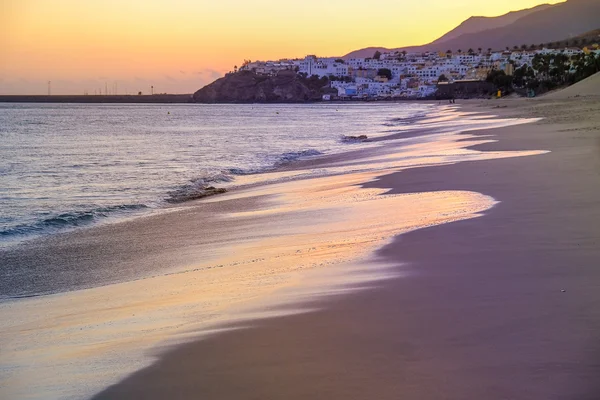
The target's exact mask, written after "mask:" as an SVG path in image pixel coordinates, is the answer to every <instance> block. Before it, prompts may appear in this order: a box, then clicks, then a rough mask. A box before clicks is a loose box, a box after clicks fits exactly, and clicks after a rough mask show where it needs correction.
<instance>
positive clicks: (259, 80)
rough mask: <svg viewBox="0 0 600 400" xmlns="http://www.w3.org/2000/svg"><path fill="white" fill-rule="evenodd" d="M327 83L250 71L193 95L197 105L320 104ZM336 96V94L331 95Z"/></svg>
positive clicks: (229, 76)
mask: <svg viewBox="0 0 600 400" xmlns="http://www.w3.org/2000/svg"><path fill="white" fill-rule="evenodd" d="M327 82H328V81H327V79H325V80H321V79H319V78H317V77H309V78H304V77H302V76H300V75H298V74H296V72H294V71H280V72H279V73H278V74H277V75H276V76H266V75H259V74H256V73H254V72H252V71H240V72H236V73H232V74H227V75H226V76H224V77H223V78H220V79H217V80H216V81H214V82H213V83H211V84H210V85H207V86H205V87H203V88H202V89H200V90H198V91H197V92H196V93H194V95H193V100H194V101H195V102H196V103H269V102H276V103H285V102H290V103H296V102H305V101H314V100H321V98H322V95H323V94H326V93H327V91H328V90H331V89H327V88H325V86H326V85H327ZM334 92H335V93H336V94H337V90H335V91H334Z"/></svg>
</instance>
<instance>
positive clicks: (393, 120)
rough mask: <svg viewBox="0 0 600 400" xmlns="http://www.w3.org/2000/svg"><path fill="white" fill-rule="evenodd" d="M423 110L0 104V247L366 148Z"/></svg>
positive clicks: (405, 106)
mask: <svg viewBox="0 0 600 400" xmlns="http://www.w3.org/2000/svg"><path fill="white" fill-rule="evenodd" d="M433 107H435V106H434V105H432V104H426V103H402V104H399V103H350V104H289V105H280V104H277V105H252V104H247V105H197V104H151V105H147V104H38V103H2V104H0V247H3V246H11V245H14V244H17V243H22V242H24V241H27V240H29V239H32V238H36V237H39V236H45V235H52V234H57V233H60V232H65V231H69V230H73V229H78V228H82V227H89V226H92V225H94V224H98V223H110V222H112V221H118V220H120V219H123V218H132V217H136V216H141V215H145V214H148V213H150V212H156V211H157V210H161V209H163V208H165V207H169V206H171V205H172V204H176V203H181V202H185V201H187V200H191V199H194V198H196V197H198V196H199V195H201V194H202V193H203V191H206V189H207V188H211V187H227V188H231V187H234V186H235V185H236V177H239V176H242V175H248V174H255V173H260V172H265V171H269V170H272V169H276V168H280V167H282V166H284V165H287V164H290V163H293V162H294V161H295V160H299V159H306V158H311V157H315V156H319V155H323V154H333V153H340V152H344V151H348V150H350V149H353V148H356V147H357V146H363V147H364V146H368V145H369V144H368V143H365V142H364V141H361V140H352V139H349V138H348V137H351V136H360V135H367V137H368V138H374V137H377V136H381V135H389V134H390V132H394V129H395V127H396V126H400V125H407V124H410V122H411V121H413V120H415V119H416V118H419V117H420V116H424V115H426V114H427V113H428V112H429V111H430V110H431V109H432V108H433Z"/></svg>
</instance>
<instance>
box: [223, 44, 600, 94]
mask: <svg viewBox="0 0 600 400" xmlns="http://www.w3.org/2000/svg"><path fill="white" fill-rule="evenodd" d="M559 60H560V63H561V65H562V69H561V70H560V73H562V74H563V75H564V72H565V69H566V73H567V74H568V73H575V71H576V68H577V65H578V62H579V64H581V63H582V62H583V63H585V62H589V60H592V61H593V62H594V63H596V65H597V63H598V60H600V45H599V44H597V43H592V44H589V45H587V46H582V47H562V48H547V47H545V46H544V45H540V46H534V45H531V46H525V45H523V46H522V47H517V46H515V47H514V48H512V49H510V48H506V49H504V50H502V51H492V49H486V50H484V49H481V48H478V49H468V50H466V51H462V50H457V51H454V52H453V51H450V50H448V51H446V52H424V53H408V52H406V51H392V52H383V53H380V52H375V53H374V54H373V56H372V57H369V58H348V59H343V58H336V57H330V58H327V57H317V56H314V55H309V56H306V57H305V58H303V59H282V60H277V61H253V62H252V61H248V60H247V61H244V63H243V64H242V66H241V67H240V68H239V69H238V68H237V67H236V68H235V70H234V72H237V71H252V72H254V73H256V74H258V75H267V76H275V75H277V74H278V73H280V72H281V71H295V72H296V73H297V74H299V75H303V76H304V77H311V76H317V77H319V78H324V77H326V78H327V79H328V81H329V85H330V87H331V88H332V89H334V90H332V91H331V94H324V95H323V100H333V99H386V98H429V97H432V96H434V95H435V94H436V93H439V91H442V90H443V89H444V86H445V85H451V84H454V85H463V86H465V87H468V86H471V87H473V88H475V90H476V91H477V90H479V91H481V92H482V93H484V92H486V91H488V92H489V91H490V88H491V87H492V85H493V82H492V80H493V79H492V76H494V75H496V76H497V75H502V76H507V77H515V84H516V86H519V85H520V86H522V88H523V89H524V90H525V91H526V93H528V94H531V93H533V91H528V90H526V89H531V88H532V87H533V85H532V84H531V83H530V84H529V85H528V79H529V81H533V80H536V82H537V80H538V79H540V78H541V79H546V80H550V74H549V72H550V70H551V69H553V68H554V69H556V66H557V65H558V61H559ZM582 60H583V61H582ZM544 61H545V62H546V64H550V67H547V66H546V67H544ZM496 86H498V85H496Z"/></svg>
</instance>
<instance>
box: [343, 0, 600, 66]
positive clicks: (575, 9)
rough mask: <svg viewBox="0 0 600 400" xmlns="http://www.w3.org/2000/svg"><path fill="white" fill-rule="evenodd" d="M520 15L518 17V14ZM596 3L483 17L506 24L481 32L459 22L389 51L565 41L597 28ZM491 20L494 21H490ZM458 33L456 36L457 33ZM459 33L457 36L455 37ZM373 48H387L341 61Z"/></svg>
mask: <svg viewBox="0 0 600 400" xmlns="http://www.w3.org/2000/svg"><path fill="white" fill-rule="evenodd" d="M521 12H523V13H522V14H520V13H521ZM515 16H516V17H518V18H517V19H516V20H514V22H512V23H510V21H511V20H512V18H513V17H515ZM599 16H600V0H568V1H567V2H564V3H558V4H555V5H552V6H547V5H546V6H542V7H536V8H534V9H531V10H522V11H518V12H516V14H513V15H511V13H509V14H506V15H503V16H500V17H493V18H487V19H486V20H487V22H488V23H489V24H490V25H489V26H495V24H498V23H501V22H498V21H495V19H496V18H500V21H503V22H504V23H507V22H508V25H504V26H499V27H498V26H497V27H492V28H489V26H488V28H489V29H486V30H483V31H476V32H470V33H467V32H468V31H469V30H472V29H476V26H481V25H479V22H481V21H480V20H478V19H476V20H475V21H477V23H473V22H471V23H468V24H467V21H469V20H467V21H465V22H463V24H461V26H462V28H461V26H459V27H457V28H456V29H454V30H453V31H451V32H449V33H448V34H446V35H444V36H442V37H441V38H439V39H438V40H436V41H434V42H432V43H429V44H426V45H423V46H413V47H405V48H398V49H393V50H399V51H401V50H406V51H409V52H411V51H416V52H419V51H446V50H453V51H456V50H459V49H461V50H464V51H466V50H467V49H469V48H472V49H477V48H483V49H487V48H492V49H494V50H500V49H503V48H505V47H510V48H512V47H513V46H521V45H523V44H527V45H531V44H536V45H538V44H540V43H548V42H554V41H559V40H564V39H565V38H571V37H575V36H577V35H581V34H583V33H585V32H588V31H591V30H593V29H597V28H598V27H600V17H599ZM491 21H494V22H491ZM459 33H460V34H459ZM456 34H459V36H456ZM373 49H376V50H377V49H378V50H379V51H387V50H388V49H380V48H371V49H368V50H367V49H361V50H357V51H354V52H352V53H350V54H348V55H347V56H345V57H344V58H353V57H371V56H372V55H373V52H374V51H373ZM372 51H373V52H372Z"/></svg>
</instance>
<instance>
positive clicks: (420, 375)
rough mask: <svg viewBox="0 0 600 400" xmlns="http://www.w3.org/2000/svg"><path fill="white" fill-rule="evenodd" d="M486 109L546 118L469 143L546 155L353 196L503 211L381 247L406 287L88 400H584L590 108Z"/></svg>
mask: <svg viewBox="0 0 600 400" xmlns="http://www.w3.org/2000/svg"><path fill="white" fill-rule="evenodd" d="M488 104H489V103H488ZM496 105H500V106H501V107H504V106H505V105H506V106H507V107H506V109H504V108H502V109H497V110H493V111H494V112H496V111H497V112H498V113H500V114H501V115H516V114H518V115H523V114H526V115H528V116H530V117H531V116H536V117H537V116H544V117H546V118H548V120H546V121H544V122H541V123H537V124H529V125H520V126H518V127H510V128H501V129H495V130H492V131H480V132H477V133H476V134H477V135H480V136H487V135H493V136H495V137H497V138H498V139H500V140H499V142H497V143H487V144H483V145H479V146H477V147H476V148H477V149H478V150H483V151H489V150H494V151H497V150H514V149H519V150H523V149H539V148H547V149H549V150H551V153H548V154H545V155H543V156H539V157H518V158H510V159H505V160H486V161H473V162H464V163H458V164H454V165H445V166H442V167H425V168H417V169H411V170H407V171H403V172H400V173H392V174H388V175H384V176H382V177H381V178H379V179H378V180H377V181H375V182H371V183H368V184H366V185H364V187H377V188H392V191H391V193H406V192H428V191H439V190H448V189H450V188H451V189H452V190H455V189H462V190H470V191H471V190H472V191H475V192H479V193H484V194H489V195H491V196H493V197H494V198H495V199H497V200H499V201H500V204H498V205H497V206H495V207H493V208H492V209H490V210H488V211H486V212H485V215H484V216H483V217H482V218H475V219H467V220H463V221H458V222H453V223H450V224H442V225H438V226H434V227H431V228H426V229H421V230H417V231H414V232H410V233H407V234H404V235H401V236H398V237H396V238H395V239H394V240H393V242H392V243H390V244H388V245H387V246H385V247H384V248H383V249H381V250H380V251H378V253H377V257H378V259H380V260H385V262H388V263H393V264H394V265H398V264H402V265H404V266H405V265H408V269H409V271H410V272H409V276H407V277H406V276H405V277H403V278H402V279H389V280H384V281H381V282H378V283H377V285H376V286H377V287H376V290H367V291H363V292H358V293H353V294H352V295H351V296H346V297H335V298H327V299H326V300H325V304H324V306H323V307H319V310H318V311H315V312H311V313H307V314H298V315H292V316H285V317H280V318H275V319H270V320H264V321H259V322H255V323H254V324H253V326H252V327H251V328H249V329H244V330H236V331H231V332H226V333H222V334H220V335H217V336H213V337H209V338H206V339H204V340H201V341H197V342H191V343H189V344H183V345H180V346H176V347H174V348H172V349H171V350H168V351H166V352H164V353H163V354H161V355H160V356H159V358H158V360H157V361H156V362H155V363H154V364H153V365H152V366H151V367H148V368H146V369H143V370H141V371H139V372H137V373H135V374H133V375H131V376H130V377H129V378H127V379H125V380H123V381H122V382H121V383H119V384H117V385H115V386H112V387H110V388H108V389H107V390H105V391H103V392H102V393H100V394H99V395H98V396H96V397H95V398H97V399H102V398H111V399H114V398H131V397H132V396H141V397H144V398H150V399H152V398H164V397H165V396H168V395H169V396H172V395H173V394H174V393H176V397H177V398H182V399H184V398H195V397H197V396H198V395H202V396H203V397H207V398H248V399H255V398H289V399H295V398H298V399H305V398H315V399H317V398H323V399H337V398H340V399H341V398H344V399H345V398H357V399H358V398H379V399H386V398H389V399H395V398H398V396H402V397H404V398H410V399H412V398H415V399H416V398H420V399H421V398H431V399H436V398H446V399H464V398H486V399H505V398H513V399H554V398H556V399H559V398H581V399H585V398H590V399H591V398H595V397H594V396H595V395H596V394H597V393H598V389H599V388H598V387H597V383H596V380H595V377H596V375H597V354H598V350H600V349H599V348H598V343H597V340H596V337H595V333H596V332H597V331H598V328H600V327H599V326H598V321H599V320H600V318H599V317H600V315H599V314H598V313H599V312H600V311H598V310H600V295H598V292H597V290H596V284H595V283H594V282H595V280H596V279H597V278H598V276H597V275H598V274H599V273H600V272H598V271H597V268H596V265H597V261H598V259H600V247H599V246H598V245H597V243H598V238H600V224H599V223H598V222H599V221H600V214H599V212H598V209H597V207H595V204H596V202H595V201H594V200H595V199H597V198H598V195H599V193H598V190H599V189H598V187H597V185H596V183H597V178H596V177H597V170H598V167H599V164H598V161H599V160H598V152H597V147H595V146H596V145H597V141H596V136H597V130H598V121H597V118H596V119H593V114H590V111H591V112H592V113H593V110H597V108H598V103H597V102H596V101H595V100H585V101H582V100H571V101H566V102H563V103H561V106H562V107H563V108H562V109H563V110H564V111H563V113H562V114H557V113H556V112H554V110H553V107H555V106H556V104H553V103H544V102H543V101H541V102H537V103H536V102H527V103H524V102H522V101H515V102H505V103H498V104H496V103H494V106H496ZM484 107H489V105H485V106H484ZM524 107H525V108H524ZM527 108H529V109H527ZM465 109H466V110H471V111H481V109H480V108H479V107H478V104H477V103H475V104H471V105H468V106H466V107H465ZM484 110H488V111H492V110H489V109H488V108H484ZM582 112H583V114H582ZM596 115H597V113H596ZM557 120H558V121H557ZM557 123H561V124H562V125H554V126H553V125H552V124H557ZM470 134H473V133H472V132H471V133H470ZM575 176H576V177H577V179H574V177H575ZM398 268H401V269H403V270H406V267H396V269H398Z"/></svg>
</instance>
